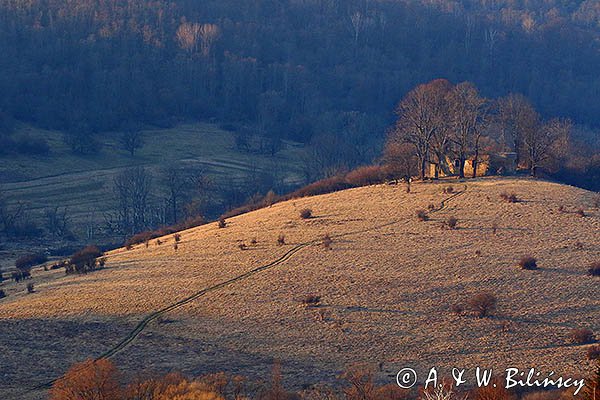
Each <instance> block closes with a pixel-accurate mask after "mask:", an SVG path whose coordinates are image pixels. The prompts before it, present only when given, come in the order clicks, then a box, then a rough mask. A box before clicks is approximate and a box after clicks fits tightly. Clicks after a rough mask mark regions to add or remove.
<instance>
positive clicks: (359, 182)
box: [346, 165, 388, 186]
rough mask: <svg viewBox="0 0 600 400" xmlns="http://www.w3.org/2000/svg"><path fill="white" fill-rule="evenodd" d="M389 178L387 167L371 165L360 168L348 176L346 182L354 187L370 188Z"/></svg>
mask: <svg viewBox="0 0 600 400" xmlns="http://www.w3.org/2000/svg"><path fill="white" fill-rule="evenodd" d="M387 176H388V173H387V170H386V168H385V167H382V166H380V165H369V166H364V167H358V168H356V169H355V170H353V171H350V172H348V174H346V182H347V183H348V184H349V185H352V186H368V185H375V184H377V183H382V182H385V180H386V178H387Z"/></svg>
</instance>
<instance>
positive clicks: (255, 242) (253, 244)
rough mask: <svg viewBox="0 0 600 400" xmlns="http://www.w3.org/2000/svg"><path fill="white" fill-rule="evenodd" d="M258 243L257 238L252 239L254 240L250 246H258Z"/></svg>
mask: <svg viewBox="0 0 600 400" xmlns="http://www.w3.org/2000/svg"><path fill="white" fill-rule="evenodd" d="M257 243H258V240H256V238H252V240H251V241H250V244H251V245H252V246H256V244H257Z"/></svg>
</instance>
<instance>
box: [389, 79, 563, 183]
mask: <svg viewBox="0 0 600 400" xmlns="http://www.w3.org/2000/svg"><path fill="white" fill-rule="evenodd" d="M396 114H397V115H398V120H397V122H396V125H395V127H394V129H393V130H391V131H390V134H389V136H388V143H387V146H386V157H387V159H388V160H389V161H390V162H392V163H395V164H397V166H398V167H400V168H403V170H404V171H408V172H407V175H412V173H411V171H413V170H414V167H413V165H415V164H416V166H417V168H416V172H417V175H418V176H419V177H420V178H421V179H423V178H424V177H425V176H426V169H427V165H428V163H432V164H434V165H435V167H436V170H435V175H436V177H437V176H438V174H440V173H442V172H444V173H448V170H447V167H448V163H447V160H448V159H452V160H456V161H457V166H456V167H457V169H458V175H459V176H460V177H461V178H462V177H464V176H465V164H466V160H467V159H471V160H472V163H473V164H472V169H473V176H475V175H476V173H477V163H478V162H479V160H480V152H481V150H482V148H483V147H484V144H485V148H486V150H488V151H490V150H496V151H512V152H515V153H516V154H517V166H519V167H522V168H528V169H529V171H530V173H531V175H534V176H535V175H536V174H537V172H538V170H539V168H540V167H547V166H550V165H551V161H553V160H556V159H557V158H558V157H560V153H561V149H564V145H565V143H566V141H567V140H568V137H569V132H570V130H571V124H570V122H569V121H567V120H561V119H552V120H549V121H542V119H541V117H540V115H539V114H538V113H537V112H536V110H535V109H534V108H533V106H532V105H531V103H529V101H528V100H527V99H526V98H525V97H523V96H521V95H516V94H511V95H509V96H507V97H504V98H500V99H498V100H495V101H492V100H489V99H485V98H483V97H481V96H480V95H479V92H478V90H477V88H476V87H475V85H473V84H472V83H470V82H463V83H459V84H457V85H452V84H451V83H450V82H449V81H447V80H445V79H437V80H434V81H431V82H429V83H426V84H421V85H419V86H417V87H416V88H414V89H413V90H411V91H410V92H409V93H408V94H407V95H406V96H405V97H404V99H403V100H402V101H401V102H400V103H399V105H398V107H397V109H396Z"/></svg>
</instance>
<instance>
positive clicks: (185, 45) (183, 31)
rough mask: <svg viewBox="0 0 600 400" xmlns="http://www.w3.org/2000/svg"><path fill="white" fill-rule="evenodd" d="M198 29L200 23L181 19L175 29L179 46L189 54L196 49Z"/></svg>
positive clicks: (198, 35) (198, 36)
mask: <svg viewBox="0 0 600 400" xmlns="http://www.w3.org/2000/svg"><path fill="white" fill-rule="evenodd" d="M200 29H201V25H200V24H197V23H189V22H186V21H183V22H182V23H181V25H179V28H178V29H177V33H176V38H177V42H178V43H179V47H181V48H182V49H183V50H185V51H187V52H188V54H190V55H191V54H193V53H195V52H196V51H197V50H198V41H199V39H200Z"/></svg>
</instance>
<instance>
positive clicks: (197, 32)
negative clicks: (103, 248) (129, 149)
mask: <svg viewBox="0 0 600 400" xmlns="http://www.w3.org/2000/svg"><path fill="white" fill-rule="evenodd" d="M599 22H600V6H598V3H597V2H596V1H594V0H586V1H566V0H550V1H504V0H497V1H487V0H470V1H447V0H437V1H436V0H431V1H397V0H395V1H373V0H351V1H340V0H306V1H294V0H282V1H279V0H278V1H274V0H256V1H242V0H226V1H223V0H208V1H201V2H198V1H193V0H170V1H151V0H144V1H132V0H129V1H128V0H116V1H106V0H101V1H96V0H94V1H92V0H30V1H23V0H10V1H3V2H2V4H1V5H0V52H1V54H2V58H1V59H0V109H1V110H2V115H3V119H5V120H6V119H9V118H10V117H12V118H16V119H18V120H25V121H32V122H34V123H35V124H37V125H39V126H42V127H45V128H53V129H61V130H70V131H73V132H76V133H78V134H79V133H84V134H88V133H92V132H98V131H103V130H109V129H118V128H120V127H121V126H122V125H123V124H124V123H125V122H126V121H143V122H150V123H154V124H169V123H171V122H172V119H173V117H186V118H194V119H207V118H216V119H218V120H220V121H228V122H232V121H233V122H241V123H242V124H244V125H252V126H255V127H256V128H258V129H259V130H261V131H263V132H264V133H265V134H268V135H271V136H276V137H285V138H290V139H294V140H299V141H303V142H308V141H310V140H311V139H313V138H314V137H315V136H319V135H323V134H334V136H336V137H337V138H338V139H339V140H340V142H341V143H344V142H352V143H353V144H363V145H365V144H369V145H372V144H373V143H374V142H376V143H377V142H378V139H379V138H381V137H382V136H383V134H382V133H383V127H385V126H387V123H388V122H389V121H390V116H391V110H392V109H393V105H394V104H395V103H396V102H397V101H398V100H399V99H400V98H401V97H402V96H403V95H404V94H405V93H406V92H407V91H408V90H410V89H411V88H412V87H414V86H415V85H416V84H418V83H422V82H425V81H429V80H431V79H433V78H440V77H443V78H447V79H449V80H450V81H453V82H459V81H464V80H468V81H472V82H474V83H475V84H476V85H477V86H478V87H479V88H480V89H481V91H482V94H483V95H484V96H489V97H497V96H503V95H506V94H508V93H509V92H519V93H522V94H524V95H525V96H527V97H528V98H530V99H531V100H532V102H533V103H534V105H535V106H536V108H538V109H539V110H540V111H541V112H542V114H543V115H547V116H563V117H569V118H571V119H573V120H574V121H575V122H576V123H583V124H589V125H599V124H600V103H599V102H597V101H596V100H597V96H598V93H599V91H600V77H599V76H598V74H597V71H598V70H599V67H600V52H598V47H599V43H598V38H599V32H600V31H599V29H598V26H599ZM9 124H10V122H9V121H5V122H4V123H3V125H4V126H5V127H6V126H7V125H9ZM374 136H375V137H374ZM350 156H352V157H358V158H361V157H363V156H364V155H363V154H352V155H348V157H350Z"/></svg>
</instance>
